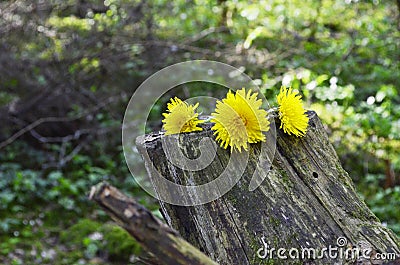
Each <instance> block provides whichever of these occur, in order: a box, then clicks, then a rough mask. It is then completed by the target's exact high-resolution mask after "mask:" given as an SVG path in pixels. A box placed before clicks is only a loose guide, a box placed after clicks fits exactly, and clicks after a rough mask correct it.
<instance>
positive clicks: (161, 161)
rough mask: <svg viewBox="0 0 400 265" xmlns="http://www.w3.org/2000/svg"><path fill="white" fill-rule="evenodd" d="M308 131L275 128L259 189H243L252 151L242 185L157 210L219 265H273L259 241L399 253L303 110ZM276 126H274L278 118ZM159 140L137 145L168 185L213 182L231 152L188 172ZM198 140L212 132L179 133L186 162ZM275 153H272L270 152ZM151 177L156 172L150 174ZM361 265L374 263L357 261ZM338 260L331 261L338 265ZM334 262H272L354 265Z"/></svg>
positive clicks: (256, 147) (156, 136) (317, 124)
mask: <svg viewBox="0 0 400 265" xmlns="http://www.w3.org/2000/svg"><path fill="white" fill-rule="evenodd" d="M308 115H309V117H310V121H309V130H308V132H307V134H306V136H305V137H304V138H297V137H294V136H288V135H286V134H284V133H283V132H282V130H279V129H277V139H276V142H277V146H276V152H275V156H274V160H273V163H272V166H271V167H270V170H269V168H268V169H266V168H264V171H265V174H267V177H266V179H265V180H264V181H263V182H262V184H261V186H260V187H258V188H257V189H256V190H254V191H252V192H250V191H249V190H248V187H249V183H250V179H251V176H252V173H253V171H254V169H255V166H256V158H257V157H258V154H259V152H260V147H259V145H257V144H254V145H252V146H251V148H250V156H251V159H250V162H249V164H248V165H247V167H246V171H245V173H244V174H243V177H242V178H241V179H240V181H239V182H238V183H237V184H236V185H235V186H234V188H233V189H232V190H230V191H229V192H228V193H227V194H225V195H224V196H223V197H221V198H220V199H217V200H215V201H212V202H210V203H207V204H204V205H199V206H192V207H182V206H174V205H169V204H166V203H163V202H160V204H161V211H162V213H163V215H164V216H165V219H166V220H167V221H168V223H169V225H170V226H171V227H173V228H175V229H177V230H178V231H179V232H180V234H181V235H182V236H183V237H184V238H185V239H186V240H188V241H189V242H190V243H192V244H193V245H194V246H196V247H198V248H199V249H200V250H201V251H203V252H204V253H206V254H207V255H208V256H209V257H211V258H212V259H213V260H215V261H217V262H218V263H219V264H232V265H233V264H240V265H245V264H271V260H267V259H260V258H259V257H258V256H257V251H258V250H259V249H260V248H261V247H262V246H263V244H262V242H261V238H262V237H263V236H264V237H265V241H266V242H268V245H269V248H275V249H278V248H281V247H282V248H286V249H290V248H296V249H299V250H300V251H301V249H302V248H315V249H316V250H317V251H320V250H321V249H323V248H324V247H328V246H329V245H331V246H332V247H335V246H336V245H337V239H338V238H339V237H345V238H346V239H347V240H348V244H347V246H345V247H344V248H343V249H344V250H346V248H347V247H351V246H353V247H355V246H357V247H359V248H360V249H371V250H373V253H376V252H378V253H386V252H395V253H397V254H398V253H399V252H400V251H399V249H400V243H399V239H398V238H397V237H396V235H394V233H393V232H392V231H390V230H389V229H387V228H385V227H383V226H382V225H381V223H380V222H379V220H378V219H377V217H375V215H374V214H373V213H372V212H371V211H370V210H369V209H368V207H367V206H366V205H365V203H364V202H363V201H362V200H361V199H360V198H359V196H358V195H357V193H356V191H355V189H354V186H353V184H352V180H351V179H350V178H349V176H348V174H347V173H346V172H345V170H344V169H343V168H342V166H341V164H340V161H339V159H338V157H337V155H336V152H335V150H334V148H333V146H332V145H331V144H330V143H329V140H328V137H327V134H326V132H325V130H324V128H323V125H322V123H321V122H320V120H319V118H318V116H317V115H316V113H315V112H312V111H311V112H308ZM276 125H277V128H279V121H278V120H276ZM161 137H162V135H159V134H151V135H148V136H146V137H141V138H139V139H138V140H137V145H138V149H139V150H140V152H142V154H143V152H145V151H146V150H147V153H148V155H149V160H150V161H146V163H153V165H154V167H155V168H156V169H157V170H158V171H159V172H161V173H162V175H163V176H164V177H165V178H167V179H168V180H171V181H173V182H176V183H179V184H184V185H189V184H188V183H191V184H193V183H194V184H201V183H204V182H207V181H208V180H210V179H214V178H216V177H218V175H219V174H220V173H221V171H223V169H224V167H225V166H226V164H227V161H228V160H229V156H230V152H229V151H227V150H223V149H221V148H219V147H218V148H216V152H217V156H216V159H215V161H214V162H213V163H211V164H210V165H209V166H208V167H207V168H205V169H203V170H199V171H194V172H189V171H187V170H182V169H180V168H177V167H176V166H174V165H173V164H171V163H170V162H169V161H168V159H167V158H166V155H165V152H164V150H163V149H162V145H161ZM202 137H212V132H211V131H210V129H209V126H205V130H204V131H202V132H197V133H189V134H182V135H181V136H180V137H179V144H180V147H181V150H182V152H183V153H184V154H185V155H186V156H187V157H188V158H191V159H194V158H196V157H197V156H198V153H199V150H198V146H199V142H200V140H201V139H202ZM271 152H272V147H271ZM148 173H149V174H150V176H151V175H152V174H154V172H152V170H150V169H148ZM357 261H358V262H362V263H359V264H380V263H371V261H369V260H363V259H362V258H359V259H358V260H357ZM335 262H336V263H335ZM353 262H354V260H348V259H347V260H346V259H345V258H340V257H339V258H337V259H335V260H332V259H329V258H323V259H316V260H311V259H307V258H305V259H301V260H291V259H289V260H279V259H274V260H273V262H272V263H274V264H291V263H293V264H353Z"/></svg>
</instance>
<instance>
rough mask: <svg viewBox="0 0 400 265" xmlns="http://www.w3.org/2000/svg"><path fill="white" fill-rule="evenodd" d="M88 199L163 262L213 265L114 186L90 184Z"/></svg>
mask: <svg viewBox="0 0 400 265" xmlns="http://www.w3.org/2000/svg"><path fill="white" fill-rule="evenodd" d="M89 199H91V200H94V201H95V202H97V203H98V204H99V205H100V206H101V207H103V209H104V210H105V211H106V213H107V214H108V215H110V216H111V218H112V219H113V220H114V221H116V222H117V223H118V224H119V225H120V226H121V227H123V228H124V229H125V230H126V231H128V232H129V234H130V235H132V236H133V237H134V238H135V239H136V240H137V242H138V243H139V244H140V245H141V246H142V247H143V248H144V249H145V250H146V251H148V252H150V253H151V254H153V255H154V256H155V258H156V259H157V260H158V262H159V263H158V264H165V265H180V264H182V265H187V264H191V265H216V264H217V263H215V262H214V261H212V260H211V259H210V258H208V257H207V256H206V255H205V254H204V253H202V252H201V251H200V250H198V249H197V248H195V247H194V246H192V245H191V244H189V243H188V242H187V241H185V240H184V239H183V238H182V237H181V236H180V235H179V234H178V232H177V231H176V230H174V229H172V228H170V227H169V226H167V225H166V224H164V223H163V222H161V221H160V220H159V219H157V218H156V217H155V216H154V215H153V214H152V213H151V212H150V211H149V210H147V209H146V208H145V207H143V206H142V205H140V204H138V203H137V202H136V201H134V200H133V199H132V198H129V197H127V196H126V195H124V194H123V193H121V192H120V191H119V190H117V189H116V188H114V187H112V186H110V185H109V184H107V183H105V182H102V183H99V184H98V185H96V186H93V187H92V190H91V192H90V195H89Z"/></svg>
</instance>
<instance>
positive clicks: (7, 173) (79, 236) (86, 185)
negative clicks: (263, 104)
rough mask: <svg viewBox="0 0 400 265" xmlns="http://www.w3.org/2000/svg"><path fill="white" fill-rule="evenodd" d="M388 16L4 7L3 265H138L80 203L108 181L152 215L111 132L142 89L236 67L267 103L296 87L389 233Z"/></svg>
mask: <svg viewBox="0 0 400 265" xmlns="http://www.w3.org/2000/svg"><path fill="white" fill-rule="evenodd" d="M399 10H400V1H399V0H385V1H381V0H287V1H285V0H261V1H239V0H177V1H167V0H153V1H146V0H132V1H129V0H104V1H98V0H67V1H61V0H52V1H44V0H35V1H34V0H13V1H4V0H3V1H0V35H1V38H0V88H1V89H0V124H1V126H0V263H1V264H128V263H131V264H139V263H136V260H137V259H136V256H137V255H139V254H140V251H141V250H140V248H139V247H138V246H137V244H136V243H135V242H134V241H133V240H132V239H130V238H129V236H128V235H127V234H126V233H125V232H124V231H123V230H122V229H120V228H118V227H117V226H116V225H115V224H113V223H112V222H110V221H109V218H108V217H107V216H105V214H104V212H103V211H101V210H100V209H99V207H97V205H94V203H92V202H88V200H87V195H88V191H89V190H90V187H91V185H93V184H96V183H97V182H99V181H101V180H107V181H109V182H111V183H112V184H113V185H115V186H117V187H119V188H121V189H122V190H123V191H125V192H126V193H128V194H130V195H132V196H134V197H135V198H136V199H138V201H139V202H140V203H142V204H144V205H145V206H146V207H148V208H149V209H151V210H153V211H154V212H155V213H157V204H156V202H155V201H154V199H152V198H150V197H149V196H148V195H147V194H145V193H144V192H143V191H142V190H141V189H140V187H138V185H137V184H136V183H135V182H134V180H133V178H132V176H131V175H130V173H129V171H128V169H127V167H126V165H125V162H124V158H123V153H122V148H121V122H122V118H123V114H124V110H125V107H126V105H127V102H128V100H129V97H130V96H131V95H132V93H133V92H134V91H135V88H137V86H138V85H139V84H140V83H141V82H142V81H143V80H145V79H146V77H148V76H149V75H151V74H152V73H154V72H155V71H157V70H159V69H161V68H163V67H165V66H168V65H170V64H173V63H176V62H181V61H185V60H190V59H209V60H217V61H221V62H225V63H228V64H231V65H233V66H236V67H238V68H240V69H242V70H243V71H244V72H245V73H246V74H248V75H249V76H250V77H252V78H253V79H254V80H256V82H257V83H258V85H259V86H260V87H261V89H262V92H263V93H264V94H265V96H266V97H267V98H268V99H270V100H271V102H274V100H275V99H274V97H275V95H276V94H277V89H279V87H280V86H281V85H282V84H283V85H292V86H293V87H294V88H296V89H299V90H300V91H301V93H302V94H303V95H304V99H305V101H306V106H307V108H309V109H313V110H315V111H316V112H317V113H318V114H319V115H320V117H321V118H322V119H323V122H324V124H325V125H326V130H327V132H328V134H329V137H330V139H331V142H332V143H333V144H334V146H335V148H336V150H337V152H338V155H339V156H340V159H341V161H342V163H343V165H344V167H345V169H346V170H347V171H348V172H349V174H350V176H351V177H352V179H353V180H354V182H355V184H356V186H357V189H358V191H359V193H360V196H362V197H363V198H364V199H365V201H366V203H367V204H368V205H369V207H371V209H372V210H373V212H374V213H375V214H376V215H377V216H378V217H379V218H380V220H381V221H382V222H384V223H385V224H387V226H388V227H390V228H391V229H393V230H394V231H395V232H396V233H397V234H398V235H400V186H399V184H400V183H399V179H400V155H399V153H400V95H399V90H400V89H399V88H400V70H399V69H400V67H399V66H400V60H399V59H400V49H399V45H400V31H399V30H400V15H399ZM180 91H181V93H180V94H179V95H178V96H180V97H181V98H183V99H185V98H189V97H190V96H193V95H201V94H204V93H206V94H207V93H211V92H210V89H208V90H204V89H202V88H201V86H197V87H196V86H195V87H194V88H193V87H191V89H188V87H186V89H185V86H183V89H182V90H180ZM204 91H206V92H204ZM164 108H165V101H164V102H161V103H160V104H159V105H157V106H156V107H155V108H154V111H153V113H152V115H151V119H152V120H153V123H154V130H158V129H159V125H160V120H161V119H162V116H161V112H162V111H163V109H164Z"/></svg>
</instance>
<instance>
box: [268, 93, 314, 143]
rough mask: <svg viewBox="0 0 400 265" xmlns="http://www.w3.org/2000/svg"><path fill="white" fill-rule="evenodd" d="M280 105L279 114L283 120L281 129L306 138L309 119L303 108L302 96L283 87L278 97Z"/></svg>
mask: <svg viewBox="0 0 400 265" xmlns="http://www.w3.org/2000/svg"><path fill="white" fill-rule="evenodd" d="M276 98H277V100H278V104H279V108H278V113H279V118H280V120H281V126H280V129H282V127H283V131H284V132H285V133H287V134H289V135H291V134H294V135H296V136H304V135H305V134H306V131H307V126H308V117H307V115H306V113H305V112H306V110H305V109H304V108H303V103H302V100H301V96H300V95H298V92H293V91H292V88H289V89H287V88H286V87H281V91H280V93H279V95H278V96H276Z"/></svg>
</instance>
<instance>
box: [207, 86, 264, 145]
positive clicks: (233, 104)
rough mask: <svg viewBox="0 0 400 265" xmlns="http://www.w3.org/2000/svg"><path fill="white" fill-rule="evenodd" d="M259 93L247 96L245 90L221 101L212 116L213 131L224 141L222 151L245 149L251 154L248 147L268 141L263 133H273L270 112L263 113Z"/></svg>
mask: <svg viewBox="0 0 400 265" xmlns="http://www.w3.org/2000/svg"><path fill="white" fill-rule="evenodd" d="M257 95H258V93H251V90H249V91H248V92H247V93H246V90H245V89H244V88H242V89H240V90H238V91H236V93H235V94H233V93H232V92H231V91H229V92H228V94H227V95H226V98H224V99H223V100H222V101H217V106H216V109H215V113H212V116H213V119H211V122H215V125H214V126H213V127H212V128H211V129H212V130H213V131H215V132H214V135H216V140H217V141H220V142H221V143H220V145H221V147H223V148H224V149H226V148H227V147H228V146H230V147H231V152H232V151H233V150H234V149H237V150H238V151H239V152H241V150H242V148H243V149H245V150H247V143H256V142H260V141H265V135H264V134H263V133H262V132H265V131H268V130H269V121H268V119H267V112H266V111H265V110H263V109H261V108H260V107H261V104H262V100H261V99H257Z"/></svg>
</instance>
